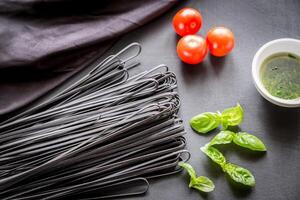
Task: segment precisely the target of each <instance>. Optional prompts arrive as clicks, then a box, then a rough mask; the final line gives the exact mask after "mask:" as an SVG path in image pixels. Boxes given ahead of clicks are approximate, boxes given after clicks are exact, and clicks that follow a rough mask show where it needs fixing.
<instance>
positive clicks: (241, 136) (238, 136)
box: [208, 130, 267, 151]
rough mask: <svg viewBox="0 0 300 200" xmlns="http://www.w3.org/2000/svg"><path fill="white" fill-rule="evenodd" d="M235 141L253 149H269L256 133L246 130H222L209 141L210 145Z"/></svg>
mask: <svg viewBox="0 0 300 200" xmlns="http://www.w3.org/2000/svg"><path fill="white" fill-rule="evenodd" d="M231 142H234V143H235V144H237V145H239V146H241V147H244V148H247V149H251V150H253V151H267V148H266V146H265V145H264V143H263V142H262V141H261V140H260V139H259V138H257V137H256V136H254V135H251V134H249V133H246V132H238V133H234V132H232V131H228V130H227V131H221V132H220V133H218V134H217V135H216V136H215V137H214V138H213V139H212V140H211V141H210V142H209V143H208V145H209V146H212V145H216V144H229V143H231Z"/></svg>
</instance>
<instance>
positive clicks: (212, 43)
mask: <svg viewBox="0 0 300 200" xmlns="http://www.w3.org/2000/svg"><path fill="white" fill-rule="evenodd" d="M206 42H207V45H208V48H209V51H210V53H211V54H212V55H214V56H218V57H221V56H225V55H227V54H228V53H229V52H230V51H231V50H232V49H233V47H234V35H233V33H232V32H231V31H230V30H229V29H228V28H225V27H215V28H212V29H210V30H209V31H208V33H207V37H206Z"/></svg>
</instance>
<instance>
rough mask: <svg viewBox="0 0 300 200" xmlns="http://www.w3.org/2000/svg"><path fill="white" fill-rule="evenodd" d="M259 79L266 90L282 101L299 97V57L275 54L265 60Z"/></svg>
mask: <svg viewBox="0 0 300 200" xmlns="http://www.w3.org/2000/svg"><path fill="white" fill-rule="evenodd" d="M260 79H261V82H262V84H263V85H264V87H265V88H266V90H267V91H268V92H269V93H270V94H271V95H273V96H275V97H279V98H282V99H297V98H299V97H300V57H299V56H297V55H295V54H292V53H277V54H273V55H271V56H269V57H268V58H266V59H265V60H264V61H263V63H262V66H261V68H260Z"/></svg>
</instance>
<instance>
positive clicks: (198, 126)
mask: <svg viewBox="0 0 300 200" xmlns="http://www.w3.org/2000/svg"><path fill="white" fill-rule="evenodd" d="M243 117H244V110H243V108H242V107H241V106H240V104H237V106H235V107H232V108H228V109H225V110H224V111H223V112H222V113H220V112H217V113H214V112H205V113H202V114H199V115H196V116H194V117H193V118H192V119H191V120H190V125H191V127H192V128H193V129H194V130H195V131H197V132H198V133H207V132H209V131H211V130H214V129H216V128H217V127H218V126H219V125H222V127H223V129H224V130H225V129H227V128H228V126H237V125H239V124H240V123H241V122H242V120H243Z"/></svg>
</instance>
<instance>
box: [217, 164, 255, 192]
mask: <svg viewBox="0 0 300 200" xmlns="http://www.w3.org/2000/svg"><path fill="white" fill-rule="evenodd" d="M223 170H224V171H225V172H226V173H227V174H228V175H229V176H230V178H231V179H233V180H234V181H235V182H238V183H241V184H244V185H247V186H250V187H254V186H255V178H254V176H253V175H252V173H251V172H250V171H249V170H247V169H245V168H243V167H240V166H238V165H235V164H232V163H226V164H225V165H224V166H223Z"/></svg>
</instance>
